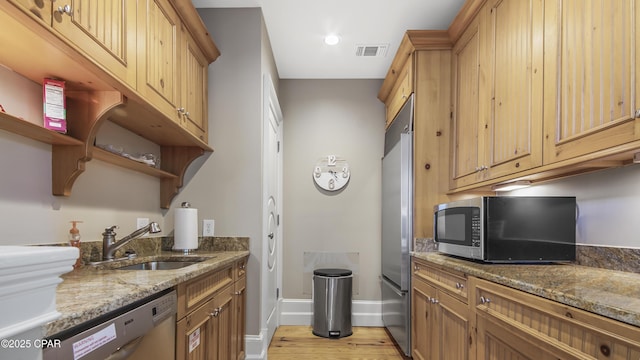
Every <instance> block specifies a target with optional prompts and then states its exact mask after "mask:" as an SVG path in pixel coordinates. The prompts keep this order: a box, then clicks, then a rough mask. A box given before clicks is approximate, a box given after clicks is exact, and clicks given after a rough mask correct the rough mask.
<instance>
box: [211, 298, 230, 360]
mask: <svg viewBox="0 0 640 360" xmlns="http://www.w3.org/2000/svg"><path fill="white" fill-rule="evenodd" d="M232 292H233V286H227V287H226V288H225V289H223V290H221V291H220V292H219V293H218V294H216V296H215V297H214V298H213V299H212V300H211V301H210V302H211V303H212V308H213V310H212V317H211V329H212V332H211V336H212V337H211V341H212V344H213V345H212V349H213V350H212V351H211V352H210V354H209V355H210V357H209V359H211V360H229V359H232V357H233V355H232V354H233V346H232V345H233V344H232V338H233V332H232V329H233V319H234V316H233V314H234V308H233V295H232Z"/></svg>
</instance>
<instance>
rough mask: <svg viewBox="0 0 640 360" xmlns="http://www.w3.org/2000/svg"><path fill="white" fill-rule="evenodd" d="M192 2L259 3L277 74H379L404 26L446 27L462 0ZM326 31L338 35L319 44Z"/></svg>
mask: <svg viewBox="0 0 640 360" xmlns="http://www.w3.org/2000/svg"><path fill="white" fill-rule="evenodd" d="M192 2H193V4H194V5H195V7H197V8H240V7H261V8H262V13H263V15H264V20H265V24H266V27H267V31H268V33H269V39H270V40H271V47H272V48H273V55H274V57H275V61H276V66H277V68H278V73H279V75H280V78H281V79H383V78H384V77H385V75H386V74H387V70H388V69H389V66H390V65H391V61H392V60H393V57H394V56H395V53H396V51H397V49H398V46H399V45H400V41H401V40H402V36H403V35H404V32H405V31H406V30H423V29H426V30H441V29H447V28H448V27H449V24H450V23H451V21H452V20H453V18H454V17H455V15H456V14H457V13H458V11H459V10H460V8H461V7H462V4H463V3H464V0H321V1H309V0H192ZM329 33H337V34H338V35H339V36H340V37H341V39H342V41H341V42H340V43H339V44H338V45H334V46H329V45H326V44H324V42H323V39H324V36H325V35H327V34H329ZM214 41H215V39H214ZM384 44H388V50H387V54H386V56H384V57H357V56H356V55H355V49H356V45H384Z"/></svg>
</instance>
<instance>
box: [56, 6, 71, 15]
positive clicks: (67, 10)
mask: <svg viewBox="0 0 640 360" xmlns="http://www.w3.org/2000/svg"><path fill="white" fill-rule="evenodd" d="M58 12H59V13H60V14H67V15H69V16H71V13H72V11H71V5H68V4H67V5H65V6H58Z"/></svg>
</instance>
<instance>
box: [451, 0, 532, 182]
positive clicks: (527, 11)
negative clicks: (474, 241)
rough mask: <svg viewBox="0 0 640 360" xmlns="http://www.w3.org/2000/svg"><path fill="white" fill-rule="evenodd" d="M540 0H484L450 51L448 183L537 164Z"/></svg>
mask: <svg viewBox="0 0 640 360" xmlns="http://www.w3.org/2000/svg"><path fill="white" fill-rule="evenodd" d="M542 9H543V7H542V1H541V0H527V1H517V0H490V1H488V2H487V3H486V4H485V5H484V6H483V7H482V9H481V10H480V12H479V14H478V16H477V17H476V18H475V19H474V20H473V21H472V22H471V24H470V25H469V27H468V28H467V29H466V30H465V32H464V33H463V34H462V36H461V37H460V39H459V40H458V41H457V42H456V45H455V47H454V49H453V69H454V70H453V84H454V95H453V98H454V112H453V115H454V118H453V129H454V130H453V164H452V178H453V184H452V187H454V188H456V187H461V186H465V185H469V184H473V183H476V182H480V181H484V180H487V179H493V178H497V177H500V176H504V175H507V174H513V173H517V172H520V171H523V170H527V169H531V168H534V167H537V166H540V165H542V122H543V120H542V116H543V111H542V110H543V109H542V100H543V94H542V88H543V42H542V37H541V36H540V34H541V30H542V28H543V13H542Z"/></svg>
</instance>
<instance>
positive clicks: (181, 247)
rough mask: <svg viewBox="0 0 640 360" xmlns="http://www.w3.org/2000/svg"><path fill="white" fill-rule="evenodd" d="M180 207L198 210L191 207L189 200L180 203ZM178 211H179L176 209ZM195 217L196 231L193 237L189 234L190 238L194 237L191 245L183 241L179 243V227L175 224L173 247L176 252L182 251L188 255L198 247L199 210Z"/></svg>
mask: <svg viewBox="0 0 640 360" xmlns="http://www.w3.org/2000/svg"><path fill="white" fill-rule="evenodd" d="M180 209H188V210H181V211H197V209H194V208H192V207H191V203H189V202H188V201H184V202H182V203H181V204H180ZM176 213H177V211H176ZM194 216H195V217H194V218H193V220H192V221H193V223H192V224H193V225H194V227H195V233H193V236H194V237H193V238H192V237H191V236H192V235H191V234H190V235H189V238H190V239H193V242H191V243H190V245H185V244H184V243H183V242H180V245H178V234H177V229H178V225H177V224H174V225H175V227H174V243H173V246H172V248H171V250H172V251H176V252H181V253H182V254H183V255H188V254H190V253H193V252H195V251H196V250H197V249H198V236H197V231H198V230H197V229H198V225H197V224H198V222H197V212H196V213H195V215H194ZM176 246H177V247H176Z"/></svg>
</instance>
